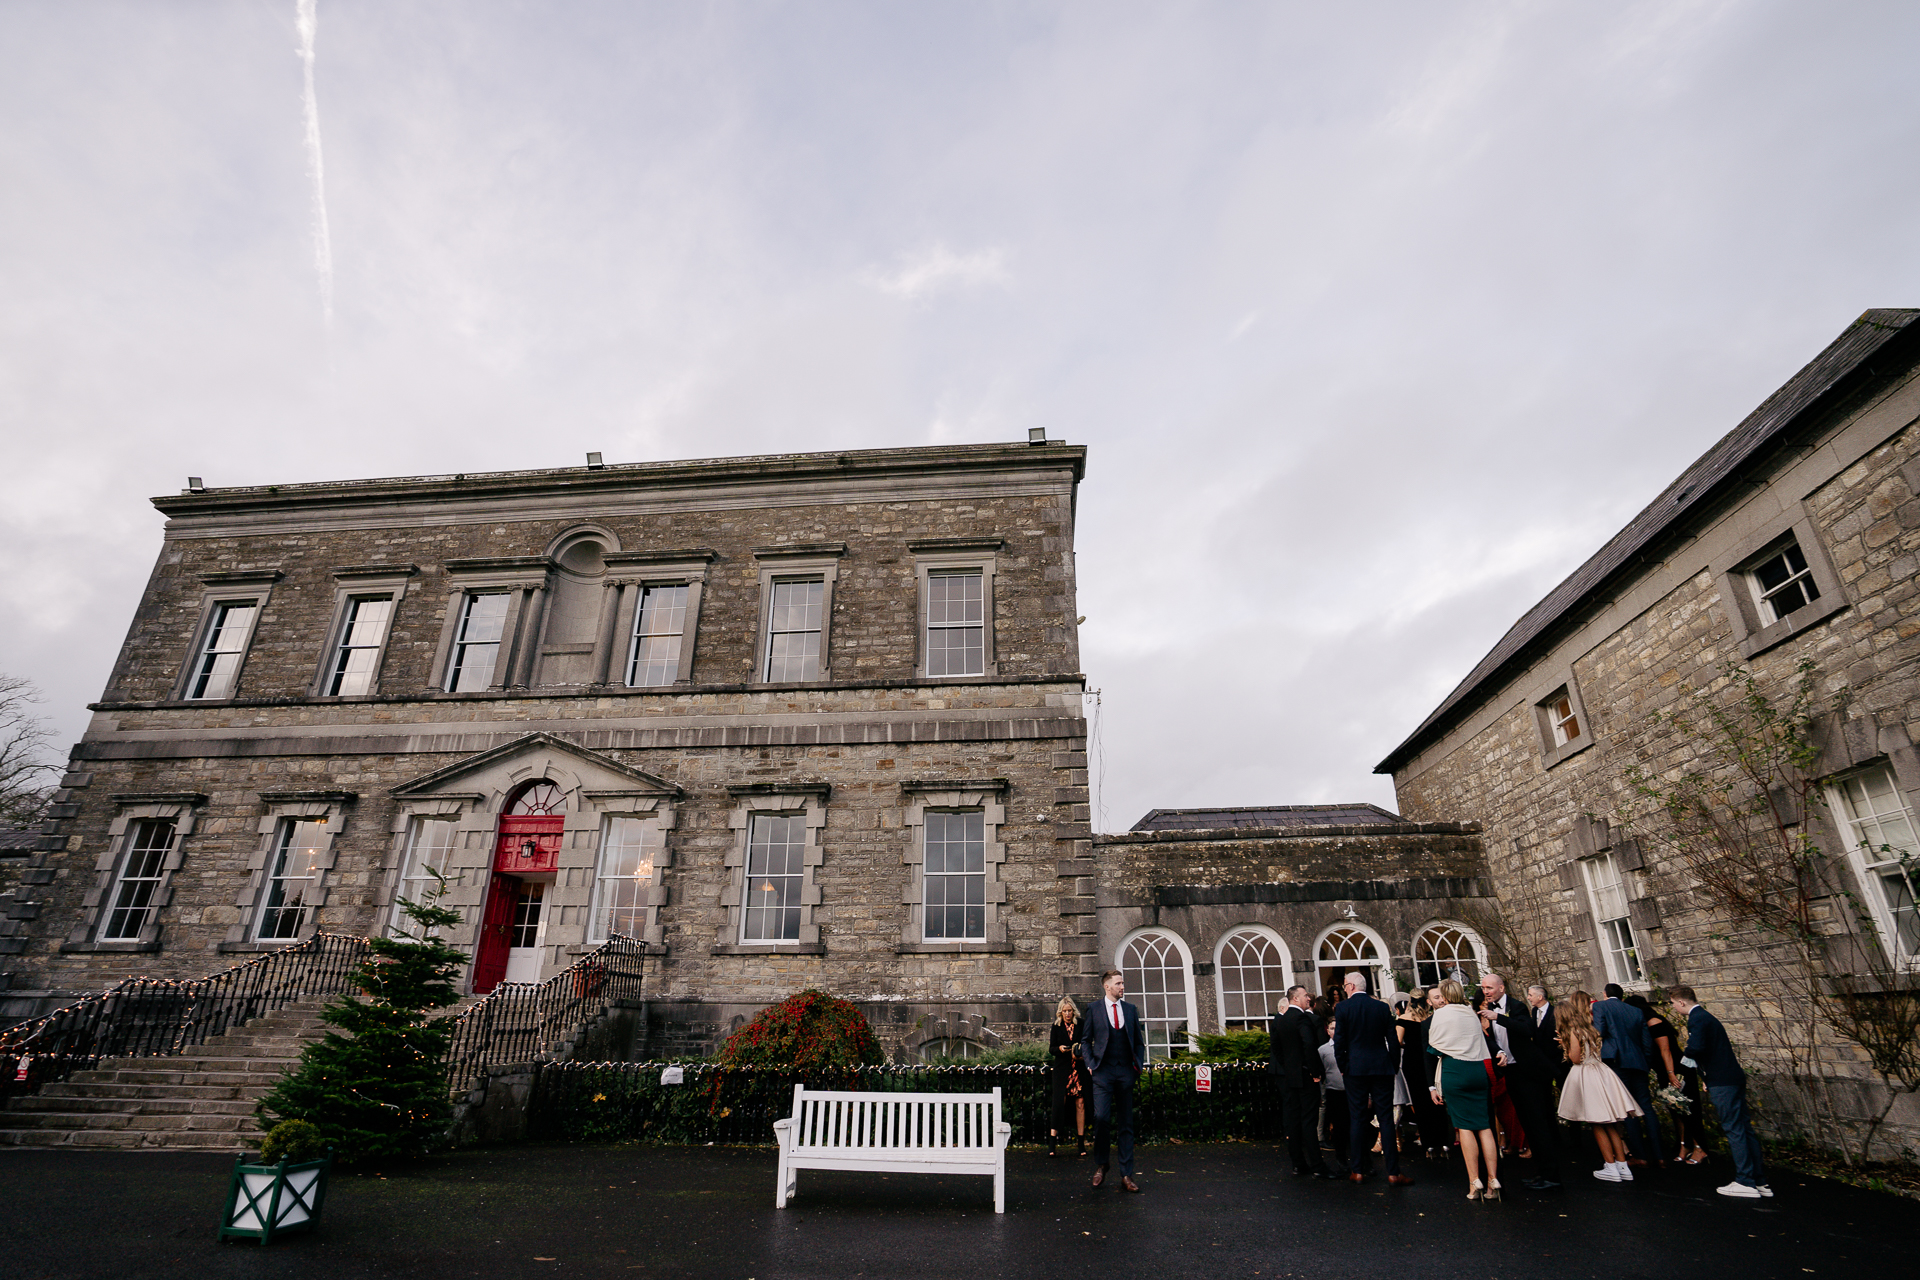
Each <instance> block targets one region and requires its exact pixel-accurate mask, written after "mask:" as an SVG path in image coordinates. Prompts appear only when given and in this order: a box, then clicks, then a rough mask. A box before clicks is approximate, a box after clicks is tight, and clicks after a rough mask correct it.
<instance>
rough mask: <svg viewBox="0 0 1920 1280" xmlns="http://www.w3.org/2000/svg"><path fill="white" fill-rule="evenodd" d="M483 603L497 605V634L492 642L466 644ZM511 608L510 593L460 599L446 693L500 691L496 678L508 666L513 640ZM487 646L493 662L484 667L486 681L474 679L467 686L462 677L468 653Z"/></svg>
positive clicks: (473, 594)
mask: <svg viewBox="0 0 1920 1280" xmlns="http://www.w3.org/2000/svg"><path fill="white" fill-rule="evenodd" d="M482 600H498V601H500V634H499V635H498V636H497V637H495V638H494V639H492V640H469V639H467V632H468V630H469V629H470V628H471V627H472V625H473V615H474V613H475V612H476V610H477V608H478V606H479V603H480V601H482ZM513 604H514V600H513V593H512V592H511V591H469V592H466V593H465V594H463V595H462V596H461V597H460V617H459V619H458V620H457V621H456V622H455V623H454V630H453V649H452V652H450V653H449V654H448V655H447V671H446V676H445V687H446V690H447V692H448V693H484V692H486V691H487V690H489V689H499V688H501V687H502V684H501V682H500V680H499V679H498V678H497V677H499V676H501V675H503V674H505V672H504V670H503V669H504V668H506V667H507V666H508V665H509V663H508V658H509V655H511V654H512V653H513V637H512V635H510V634H509V627H510V625H511V623H512V621H513ZM488 646H491V647H492V648H493V661H491V662H489V663H488V664H487V677H486V679H485V680H484V681H481V680H479V679H478V678H477V677H476V678H475V680H474V682H472V683H466V682H465V681H464V679H463V677H464V676H465V675H466V672H467V668H468V665H469V664H468V662H467V653H468V650H470V649H480V648H485V647H488ZM463 685H464V687H463Z"/></svg>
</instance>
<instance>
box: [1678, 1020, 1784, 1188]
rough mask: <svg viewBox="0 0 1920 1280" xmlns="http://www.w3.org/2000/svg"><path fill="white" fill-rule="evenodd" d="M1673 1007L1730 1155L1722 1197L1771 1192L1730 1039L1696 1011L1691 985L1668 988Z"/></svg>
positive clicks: (1744, 1076)
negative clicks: (1728, 1175) (1683, 1024)
mask: <svg viewBox="0 0 1920 1280" xmlns="http://www.w3.org/2000/svg"><path fill="white" fill-rule="evenodd" d="M1667 998H1668V999H1670V1000H1672V1001H1673V1011H1674V1012H1675V1013H1677V1014H1679V1015H1680V1016H1681V1017H1683V1018H1685V1019H1686V1020H1687V1056H1686V1057H1685V1058H1683V1059H1682V1061H1683V1062H1691V1063H1692V1064H1693V1065H1694V1066H1696V1067H1698V1068H1699V1069H1700V1083H1701V1084H1703V1085H1705V1086H1706V1087H1707V1097H1709V1098H1711V1099H1712V1100H1713V1109H1714V1111H1716V1112H1717V1113H1719V1116H1720V1132H1722V1133H1724V1134H1726V1135H1727V1150H1728V1151H1729V1152H1730V1153H1731V1154H1732V1156H1733V1181H1732V1182H1729V1183H1728V1184H1727V1185H1726V1186H1724V1187H1721V1188H1719V1191H1720V1194H1721V1195H1723V1196H1733V1197H1735V1198H1737V1199H1741V1200H1760V1199H1764V1198H1766V1197H1769V1196H1771V1195H1773V1188H1772V1187H1769V1186H1768V1185H1767V1167H1766V1165H1765V1164H1763V1163H1761V1160H1760V1140H1759V1139H1758V1138H1756V1137H1754V1136H1753V1126H1752V1125H1751V1124H1750V1123H1748V1120H1747V1073H1746V1072H1745V1071H1743V1070H1742V1069H1741V1067H1740V1060H1739V1059H1738V1058H1735V1057H1734V1056H1733V1042H1732V1041H1730V1040H1728V1039H1727V1029H1726V1028H1725V1027H1723V1026H1721V1025H1720V1019H1718V1018H1716V1017H1714V1016H1713V1015H1712V1014H1710V1013H1708V1012H1707V1011H1706V1010H1705V1009H1702V1008H1701V1007H1700V1005H1699V1002H1698V1001H1696V1000H1695V999H1694V998H1693V988H1692V987H1669V988H1667Z"/></svg>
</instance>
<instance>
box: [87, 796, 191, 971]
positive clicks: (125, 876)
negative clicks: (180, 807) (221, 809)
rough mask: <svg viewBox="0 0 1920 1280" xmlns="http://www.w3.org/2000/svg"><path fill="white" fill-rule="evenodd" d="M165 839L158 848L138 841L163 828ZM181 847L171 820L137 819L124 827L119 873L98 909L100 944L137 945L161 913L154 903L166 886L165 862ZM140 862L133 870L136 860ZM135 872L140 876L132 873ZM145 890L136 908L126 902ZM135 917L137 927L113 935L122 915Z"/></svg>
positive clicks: (176, 824) (178, 829)
mask: <svg viewBox="0 0 1920 1280" xmlns="http://www.w3.org/2000/svg"><path fill="white" fill-rule="evenodd" d="M163 826H164V828H165V830H166V839H165V841H163V842H161V843H160V844H157V845H156V844H152V843H148V844H142V843H141V842H140V839H139V837H140V836H141V835H143V834H145V833H146V832H148V831H152V830H154V829H156V828H160V827H163ZM179 843H180V827H179V824H178V823H176V822H175V821H174V820H173V819H172V818H136V819H135V820H134V821H132V822H130V823H128V824H127V833H126V836H125V838H124V839H122V841H121V846H122V851H121V854H120V870H119V873H118V874H117V875H116V876H115V877H114V881H113V888H112V889H111V890H110V891H109V892H108V895H107V899H106V901H105V902H104V903H102V904H101V909H100V915H101V920H100V941H102V942H138V941H140V939H141V937H142V935H143V934H144V933H145V932H146V926H147V923H148V921H149V920H150V919H152V917H153V916H154V915H155V914H157V913H158V912H159V910H160V908H159V905H158V904H157V902H156V899H157V898H158V897H159V894H160V891H161V890H162V889H163V888H165V887H166V883H167V862H168V861H169V860H170V859H171V858H172V856H173V850H174V847H175V846H176V845H178V844H179ZM136 857H139V859H140V861H139V864H138V866H137V867H136V864H135V858H136ZM136 870H138V871H139V872H140V874H139V875H135V874H134V872H135V871H136ZM142 885H144V886H146V889H147V892H146V896H145V897H144V898H143V899H142V900H141V901H140V903H139V904H138V905H137V906H136V905H133V904H130V903H128V902H126V901H125V899H126V898H127V897H128V896H129V895H130V894H134V893H137V892H138V888H139V886H142ZM125 913H138V914H137V917H136V918H137V920H138V924H137V925H136V926H135V927H134V928H133V930H132V931H131V932H130V933H129V932H127V931H125V930H124V929H123V930H122V931H120V932H117V933H116V932H115V931H114V922H115V921H116V920H118V919H119V918H120V917H121V915H122V914H125Z"/></svg>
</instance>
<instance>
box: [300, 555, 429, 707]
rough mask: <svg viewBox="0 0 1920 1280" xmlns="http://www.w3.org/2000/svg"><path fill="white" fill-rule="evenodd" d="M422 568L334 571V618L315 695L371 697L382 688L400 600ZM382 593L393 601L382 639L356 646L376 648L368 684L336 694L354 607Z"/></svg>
mask: <svg viewBox="0 0 1920 1280" xmlns="http://www.w3.org/2000/svg"><path fill="white" fill-rule="evenodd" d="M419 571H420V570H419V568H418V566H416V565H411V564H404V565H396V564H383V565H355V566H351V567H348V568H344V569H335V570H334V571H333V578H334V581H335V583H337V584H338V585H337V586H336V587H335V588H334V593H333V620H332V621H331V622H330V623H328V625H327V637H326V645H325V647H324V648H323V649H322V650H321V657H320V669H319V671H318V672H316V673H315V675H314V680H313V696H314V697H316V698H355V697H369V696H371V695H373V694H377V693H379V692H380V670H381V668H382V667H383V666H384V665H385V663H386V660H387V642H388V640H389V639H391V638H392V636H393V623H394V619H395V618H396V617H397V616H399V613H400V602H401V600H403V599H405V597H406V594H407V583H408V580H409V579H410V578H412V577H413V575H415V574H416V573H418V572H419ZM382 597H384V598H386V599H387V600H388V601H389V602H390V603H389V604H388V606H387V620H386V622H385V623H384V624H383V625H382V626H381V628H380V636H379V640H378V642H377V643H376V644H373V645H370V646H363V645H355V646H354V647H355V648H372V649H373V650H374V654H373V663H372V669H371V670H370V671H369V673H368V677H367V687H366V689H365V690H363V691H362V692H360V693H339V694H336V693H334V692H333V691H332V690H333V687H334V684H335V677H336V676H337V675H338V674H339V668H340V660H341V656H342V652H341V651H342V649H343V647H344V646H345V644H346V641H347V639H348V638H349V635H348V632H349V627H350V625H351V622H352V616H353V613H354V610H355V608H356V606H357V605H358V604H359V603H360V602H362V601H366V600H378V599H381V598H382Z"/></svg>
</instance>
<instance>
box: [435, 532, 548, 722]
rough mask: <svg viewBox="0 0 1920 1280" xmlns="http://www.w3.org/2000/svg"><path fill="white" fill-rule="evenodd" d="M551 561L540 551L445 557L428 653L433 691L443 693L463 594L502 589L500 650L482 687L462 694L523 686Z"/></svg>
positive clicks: (534, 651) (529, 671) (530, 668)
mask: <svg viewBox="0 0 1920 1280" xmlns="http://www.w3.org/2000/svg"><path fill="white" fill-rule="evenodd" d="M552 564H553V562H552V561H551V560H549V559H548V558H547V557H545V556H501V557H497V558H492V559H472V560H449V561H448V562H447V566H446V568H447V605H446V612H445V615H444V616H443V617H442V619H441V623H440V644H439V646H438V649H437V650H436V652H435V655H434V664H433V671H434V676H433V683H432V684H431V685H430V686H429V688H430V689H431V690H432V691H434V692H441V693H448V692H452V690H450V689H448V687H447V686H448V685H449V684H450V683H451V682H452V676H453V663H454V658H455V656H456V648H455V647H456V645H457V644H458V643H459V637H460V632H461V628H462V626H463V624H464V622H465V619H466V610H467V598H468V597H469V596H479V595H502V594H504V595H506V596H507V614H506V618H505V620H504V622H503V623H502V624H501V628H500V651H499V653H498V654H496V655H495V657H494V664H493V675H492V677H491V679H490V680H489V681H488V683H487V686H486V688H485V689H474V690H463V691H462V692H463V693H466V694H468V695H471V694H476V693H497V692H499V691H500V690H502V689H511V688H516V687H517V688H525V687H526V685H527V682H528V681H529V680H531V679H532V678H533V665H534V661H535V658H536V657H537V654H538V650H539V647H540V646H539V633H540V620H541V618H542V616H543V615H544V613H545V609H546V598H547V596H548V595H549V594H550V592H549V589H548V579H549V575H550V573H551V572H552Z"/></svg>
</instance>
